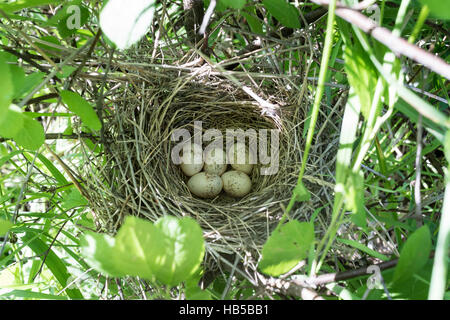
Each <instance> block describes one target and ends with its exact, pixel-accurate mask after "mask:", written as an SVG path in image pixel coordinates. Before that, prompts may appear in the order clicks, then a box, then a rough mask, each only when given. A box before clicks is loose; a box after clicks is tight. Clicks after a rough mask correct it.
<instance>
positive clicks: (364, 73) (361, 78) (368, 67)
mask: <svg viewBox="0 0 450 320" xmlns="http://www.w3.org/2000/svg"><path fill="white" fill-rule="evenodd" d="M344 58H345V71H346V73H347V76H348V82H349V83H350V86H352V87H353V88H354V90H355V93H356V94H357V95H358V97H359V101H360V104H361V113H362V114H363V116H364V117H365V118H366V119H367V118H368V117H369V112H370V108H371V105H372V97H373V95H374V92H375V87H376V85H377V80H378V77H377V72H376V71H375V69H374V67H373V65H372V63H371V62H370V60H369V58H368V57H367V54H366V53H365V52H364V50H363V48H362V47H361V45H360V44H359V43H358V42H356V43H355V44H354V45H352V46H349V45H346V46H345V49H344Z"/></svg>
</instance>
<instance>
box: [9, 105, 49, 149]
mask: <svg viewBox="0 0 450 320" xmlns="http://www.w3.org/2000/svg"><path fill="white" fill-rule="evenodd" d="M22 119H23V127H22V129H21V130H20V131H19V132H18V133H16V134H15V135H14V136H13V138H14V140H15V141H16V142H17V143H18V144H19V145H20V146H22V147H23V148H25V149H29V150H37V149H39V147H40V146H42V144H43V143H44V141H45V132H44V128H43V127H42V125H41V124H40V123H39V122H38V121H36V120H34V119H32V118H30V117H28V116H27V115H23V114H22Z"/></svg>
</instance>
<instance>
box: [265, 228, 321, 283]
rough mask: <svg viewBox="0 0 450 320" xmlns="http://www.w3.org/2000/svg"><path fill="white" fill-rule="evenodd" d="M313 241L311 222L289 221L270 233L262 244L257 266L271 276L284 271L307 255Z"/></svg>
mask: <svg viewBox="0 0 450 320" xmlns="http://www.w3.org/2000/svg"><path fill="white" fill-rule="evenodd" d="M313 241H314V225H313V224H312V223H308V222H299V221H296V220H293V221H290V222H288V223H286V224H285V225H282V226H281V227H279V228H277V229H275V231H274V232H273V233H272V234H271V235H270V237H269V239H268V240H267V242H266V243H265V244H264V247H263V250H262V260H261V261H260V262H259V265H258V268H259V269H260V270H261V271H262V272H264V273H266V274H268V275H271V276H279V275H281V274H283V273H286V272H288V271H289V270H291V269H292V268H293V267H295V266H296V265H297V264H298V263H299V262H300V261H301V260H303V259H305V258H306V257H307V255H308V251H309V249H310V246H311V244H312V243H313Z"/></svg>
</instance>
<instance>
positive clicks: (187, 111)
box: [83, 66, 332, 268]
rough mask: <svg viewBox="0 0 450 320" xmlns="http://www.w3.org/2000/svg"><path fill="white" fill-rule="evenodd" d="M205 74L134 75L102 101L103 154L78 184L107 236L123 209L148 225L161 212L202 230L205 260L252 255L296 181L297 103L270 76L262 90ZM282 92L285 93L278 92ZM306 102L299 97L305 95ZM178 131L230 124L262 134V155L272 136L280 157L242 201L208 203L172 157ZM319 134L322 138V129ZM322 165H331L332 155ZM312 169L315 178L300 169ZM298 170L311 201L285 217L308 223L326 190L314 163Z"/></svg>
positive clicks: (299, 146) (255, 176)
mask: <svg viewBox="0 0 450 320" xmlns="http://www.w3.org/2000/svg"><path fill="white" fill-rule="evenodd" d="M201 69H202V70H203V71H202V72H200V70H201ZM205 70H207V66H203V67H200V68H199V69H197V71H196V72H195V73H194V74H192V72H190V73H183V72H180V71H179V70H178V71H174V70H172V71H168V72H165V73H161V76H160V77H151V76H147V77H146V78H144V79H143V77H142V76H140V77H139V79H138V78H136V79H134V81H132V83H133V85H132V86H127V87H126V88H124V89H123V90H120V91H118V92H117V93H116V94H115V95H113V96H110V97H108V99H109V101H110V102H109V104H108V108H107V111H106V112H105V115H104V119H103V120H104V127H103V131H102V139H103V144H104V157H102V158H99V157H91V158H90V159H89V161H88V162H87V163H89V165H88V166H87V169H88V170H86V172H84V173H83V176H84V177H85V178H86V179H85V181H86V186H85V187H86V189H87V190H88V192H89V198H90V202H91V203H90V205H91V207H92V208H93V210H94V212H96V214H97V220H98V221H99V223H100V225H101V226H102V229H103V231H105V232H107V233H110V234H114V233H115V232H116V231H117V230H118V228H119V227H120V225H121V223H122V221H123V219H124V217H125V216H127V215H134V216H139V217H141V218H145V219H148V220H150V221H156V220H157V219H158V218H160V217H161V216H163V215H173V216H177V217H184V216H189V217H192V218H194V219H195V220H196V221H197V222H198V223H199V224H200V226H201V228H202V229H203V232H204V238H205V241H206V248H207V259H206V260H205V261H210V262H211V261H213V260H214V261H215V260H216V258H217V257H218V255H219V254H231V253H237V254H238V255H239V256H241V257H244V256H249V257H252V258H253V259H252V260H253V261H257V259H258V257H259V252H260V250H261V247H262V245H263V244H264V243H265V241H266V240H267V238H268V236H269V234H270V232H271V231H272V230H273V228H274V226H275V225H276V224H277V222H278V221H279V219H280V218H281V216H282V214H283V212H284V210H285V205H286V204H287V203H288V202H289V200H290V198H291V195H292V190H293V188H294V187H295V185H296V183H297V177H298V173H299V170H300V165H301V157H302V150H303V149H304V142H303V138H302V137H303V135H304V134H303V130H304V128H303V125H302V124H303V121H304V119H305V118H306V115H305V109H303V108H301V107H300V106H299V105H296V104H291V102H292V101H295V100H298V98H299V96H298V93H299V91H298V90H294V91H292V92H295V95H294V94H291V95H289V94H286V93H289V92H286V90H285V89H282V90H283V91H280V88H278V87H276V86H274V85H273V84H274V82H270V86H268V87H266V88H264V87H261V88H253V89H252V88H250V87H243V86H239V85H236V83H233V82H232V81H230V80H228V79H226V78H224V77H221V76H220V75H219V76H214V75H211V74H210V73H209V72H205ZM151 74H153V72H149V73H148V75H151ZM275 83H276V82H275ZM280 92H283V93H284V95H281V96H280V95H279V93H280ZM277 93H278V95H276V94H277ZM249 94H250V95H249ZM251 96H253V98H251ZM280 97H283V99H282V98H280ZM308 99H310V98H309V97H308V96H307V95H306V94H305V95H304V96H303V101H308ZM291 100H292V101H291ZM199 124H200V126H199ZM180 129H186V130H187V132H189V133H190V134H192V136H194V133H195V132H197V134H198V133H199V132H201V133H202V134H204V133H205V132H207V131H208V130H211V129H215V130H216V132H221V133H223V135H224V136H225V135H226V131H227V130H230V129H232V130H239V129H241V130H242V132H244V133H246V132H247V133H248V132H256V133H257V134H258V133H261V132H266V133H267V135H266V137H267V141H268V145H269V147H268V149H269V151H267V152H268V154H269V155H270V156H274V155H275V154H274V153H273V152H274V150H270V146H271V142H272V141H274V140H275V138H276V137H278V139H276V140H277V141H278V149H277V150H276V153H277V156H278V158H277V157H273V158H271V159H272V160H271V164H270V165H271V166H272V167H275V170H273V171H271V173H269V174H267V172H266V174H263V173H262V172H263V171H262V170H261V169H264V166H263V165H261V164H257V165H256V166H255V168H254V170H253V171H252V174H251V175H250V178H251V180H252V189H251V191H250V193H249V194H247V195H246V196H244V197H242V198H231V197H229V196H227V195H226V194H225V193H224V192H222V193H221V194H219V196H217V197H215V198H214V199H201V198H199V197H196V196H195V195H193V194H192V193H191V192H190V191H189V189H188V187H187V180H188V177H186V176H185V175H184V174H183V173H182V171H181V169H180V167H179V166H178V165H176V164H175V163H174V162H173V160H172V157H171V152H172V150H173V148H174V146H175V145H176V144H177V143H179V142H177V141H174V139H173V135H174V132H176V131H177V130H180ZM264 130H266V131H264ZM235 132H239V131H235ZM322 138H323V139H327V137H326V136H325V135H324V134H322ZM316 143H318V145H317V146H318V147H313V148H312V157H313V159H319V160H321V161H322V162H323V160H324V157H323V155H318V156H316V155H314V152H318V151H320V152H322V151H321V150H323V147H324V145H325V146H329V143H328V142H327V143H325V144H321V143H319V142H317V141H316ZM206 145H207V143H205V144H204V145H203V147H205V146H206ZM325 158H326V157H325ZM327 161H332V156H331V157H330V158H329V159H328V160H327ZM322 166H323V167H322V168H321V170H329V168H330V166H331V164H330V163H329V162H327V163H326V164H324V163H322ZM85 169H86V167H85ZM313 171H314V174H308V173H310V172H313ZM306 173H307V174H306V175H305V179H306V182H307V184H308V183H309V185H308V187H309V189H310V190H311V191H312V192H313V197H312V199H311V201H309V202H305V203H302V204H300V205H299V206H298V207H295V208H294V211H293V213H292V217H293V218H299V219H301V220H306V219H307V218H308V217H309V216H310V215H311V214H312V213H313V210H314V208H318V207H320V206H323V204H318V203H317V202H321V201H322V200H323V198H321V193H323V192H324V189H326V192H329V191H330V184H329V183H327V182H326V181H324V180H322V178H321V174H320V170H318V168H317V162H316V165H315V166H312V167H308V168H307V172H306ZM327 173H328V172H322V174H327ZM211 258H212V259H211ZM210 262H206V263H205V264H206V265H207V268H208V267H212V265H213V264H214V263H210Z"/></svg>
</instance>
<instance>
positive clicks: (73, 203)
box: [61, 187, 88, 210]
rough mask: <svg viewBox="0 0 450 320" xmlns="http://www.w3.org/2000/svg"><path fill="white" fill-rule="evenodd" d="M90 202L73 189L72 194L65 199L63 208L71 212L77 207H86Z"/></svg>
mask: <svg viewBox="0 0 450 320" xmlns="http://www.w3.org/2000/svg"><path fill="white" fill-rule="evenodd" d="M87 204H88V201H87V200H86V198H85V197H83V195H82V194H81V193H80V191H78V189H77V188H75V187H73V188H72V189H71V190H70V193H69V194H68V195H67V196H65V197H64V198H63V202H62V204H61V205H62V207H63V208H64V209H66V210H70V209H73V208H76V207H81V206H86V205H87Z"/></svg>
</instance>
